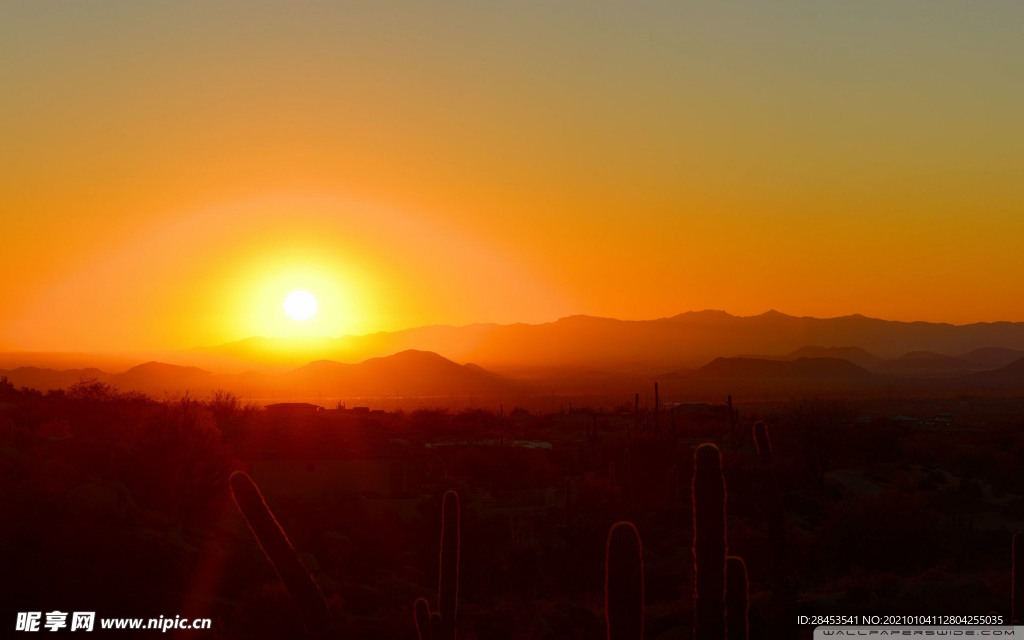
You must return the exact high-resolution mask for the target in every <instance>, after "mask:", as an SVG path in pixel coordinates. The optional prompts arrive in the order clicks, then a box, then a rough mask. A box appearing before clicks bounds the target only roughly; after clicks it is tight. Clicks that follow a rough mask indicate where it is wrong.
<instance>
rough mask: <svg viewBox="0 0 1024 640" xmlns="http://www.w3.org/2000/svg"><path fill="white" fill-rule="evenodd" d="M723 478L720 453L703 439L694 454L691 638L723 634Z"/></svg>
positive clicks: (717, 637)
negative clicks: (692, 612)
mask: <svg viewBox="0 0 1024 640" xmlns="http://www.w3.org/2000/svg"><path fill="white" fill-rule="evenodd" d="M725 552H726V540H725V478H724V476H723V475H722V456H721V453H720V452H719V450H718V447H716V446H715V445H713V444H710V443H704V444H702V445H700V446H699V447H697V451H696V453H695V454H694V470H693V573H694V581H693V582H694V589H693V597H694V622H693V627H694V633H693V637H694V640H709V639H711V638H714V639H715V640H718V639H720V638H725Z"/></svg>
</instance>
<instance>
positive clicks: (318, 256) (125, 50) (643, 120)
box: [0, 0, 1024, 350]
mask: <svg viewBox="0 0 1024 640" xmlns="http://www.w3.org/2000/svg"><path fill="white" fill-rule="evenodd" d="M1022 32H1024V3H1021V2H1019V1H1011V0H1004V1H999V0H989V1H986V2H966V1H959V2H946V1H942V0H927V1H907V2H893V1H892V0H877V1H873V0H856V1H854V0H844V1H842V2H829V1H823V0H807V1H802V2H793V1H789V0H779V1H778V2H762V1H760V0H758V1H756V2H720V1H718V2H711V1H691V2H687V1H683V0H671V1H665V2H647V1H639V2H615V3H612V2H602V1H594V0H590V1H588V2H570V1H564V2H562V1H558V2H552V1H544V2H528V1H516V2H481V1H480V0H477V1H474V2H422V1H419V0H417V1H415V2H413V1H410V2H384V1H382V2H342V1H340V0H339V1H336V2H327V1H322V2H317V1H312V0H310V1H303V2H284V1H280V2H266V1H253V0H248V1H246V2H224V1H213V0H209V1H203V2H198V1H195V2H189V1H182V0H173V1H158V0H150V1H147V2H137V1H136V0H130V1H129V0H126V1H119V0H105V1H104V2H99V3H95V2H93V3H85V2H81V3H50V2H34V1H28V0H26V1H21V2H10V1H5V2H0V86H2V87H3V99H2V100H0V141H2V142H0V212H2V213H0V216H2V218H0V246H2V254H0V255H2V256H3V260H2V263H0V264H2V265H3V270H4V274H3V278H2V279H0V310H2V313H0V349H4V350H130V349H148V348H177V347H190V346H196V345H203V344H216V343H220V342H226V341H230V340H235V339H239V338H242V337H245V336H249V335H340V334H345V333H367V332H373V331H379V330H392V329H400V328H405V327H410V326H417V325H423V324H433V323H453V324H465V323H471V322H477V321H480V322H516V321H525V322H540V321H548V320H553V319H555V318H557V317H560V316H563V315H568V314H573V313H587V314H596V315H607V316H614V317H620V318H628V319H641V318H652V317H660V316H666V315H673V314H675V313H679V312H682V311H686V310H691V309H704V308H717V309H724V310H726V311H729V312H732V313H735V314H738V315H752V314H757V313H761V312H763V311H765V310H767V309H769V308H776V309H778V310H781V311H784V312H787V313H791V314H795V315H816V316H835V315H843V314H847V313H863V314H865V315H871V316H876V317H884V318H890V319H900V320H917V319H921V320H933V321H948V322H955V323H965V322H974V321H992V320H1018V321H1019V320H1024V295H1021V294H1022V293H1024V291H1022V286H1021V283H1022V282H1024V277H1022V276H1024V251H1022V250H1021V249H1022V242H1021V239H1022V238H1024V179H1022V176H1024V171H1022V170H1024V122H1022V114H1024V82H1022V79H1024V38H1021V37H1020V34H1021V33H1022ZM297 288H304V289H309V290H311V291H313V292H314V293H315V294H316V295H317V297H318V298H319V300H320V304H321V310H320V312H319V313H318V314H317V316H315V317H314V319H313V320H310V321H307V322H306V323H297V322H295V321H291V320H288V319H287V318H286V317H285V316H284V315H283V311H282V309H281V300H282V299H283V297H284V295H285V294H287V292H288V291H290V290H292V289H297Z"/></svg>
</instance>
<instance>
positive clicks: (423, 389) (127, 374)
mask: <svg viewBox="0 0 1024 640" xmlns="http://www.w3.org/2000/svg"><path fill="white" fill-rule="evenodd" d="M0 376H6V377H7V378H8V380H9V381H10V382H11V383H12V384H14V385H15V386H16V387H22V386H27V387H32V388H35V389H39V390H41V391H46V390H49V389H62V388H67V387H70V386H72V385H73V384H75V383H77V382H79V381H80V380H82V379H86V378H95V379H97V380H99V381H101V382H105V383H107V384H112V385H115V386H116V387H117V388H118V389H120V390H122V391H141V392H143V393H148V394H151V395H154V396H155V397H161V395H162V394H165V393H172V394H173V393H184V392H189V393H195V394H203V393H208V392H211V391H214V390H217V389H229V390H233V391H236V392H238V391H242V390H244V391H245V392H247V393H256V394H258V393H282V392H284V393H287V392H294V393H301V394H317V393H321V394H324V395H329V396H349V397H363V396H390V395H395V394H404V395H407V396H462V395H468V394H480V395H491V394H499V393H513V392H515V391H516V390H517V388H518V387H517V385H516V384H515V383H514V382H513V381H511V380H508V379H507V378H505V377H503V376H499V375H496V374H494V373H491V372H489V371H486V370H485V369H483V368H481V367H478V366H476V365H472V364H467V365H460V364H458V363H455V362H452V361H451V360H448V359H446V358H443V357H441V356H439V355H437V354H436V353H430V352H425V351H415V350H407V351H403V352H401V353H396V354H393V355H391V356H387V357H382V358H372V359H370V360H366V361H364V362H360V363H357V364H344V363H339V362H333V361H330V360H319V361H316V362H310V363H308V364H306V365H303V366H302V367H299V368H297V369H294V370H291V371H287V372H284V373H280V374H262V373H256V372H247V373H242V374H222V375H217V374H214V373H211V372H209V371H205V370H203V369H199V368H197V367H189V366H180V365H174V364H167V363H164V362H147V363H145V364H141V365H138V366H136V367H132V368H131V369H128V370H127V371H124V372H122V373H108V372H105V371H101V370H99V369H73V370H55V369H41V368H37V367H19V368H17V369H10V370H0Z"/></svg>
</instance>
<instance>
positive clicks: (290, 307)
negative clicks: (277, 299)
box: [284, 290, 317, 320]
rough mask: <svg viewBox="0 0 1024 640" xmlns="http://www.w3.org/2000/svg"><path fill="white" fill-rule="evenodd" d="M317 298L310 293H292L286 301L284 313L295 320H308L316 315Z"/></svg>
mask: <svg viewBox="0 0 1024 640" xmlns="http://www.w3.org/2000/svg"><path fill="white" fill-rule="evenodd" d="M316 307H317V304H316V296H314V295H313V294H312V293H310V292H308V291H303V290H299V291H292V292H291V293H289V294H288V296H287V297H286V298H285V299H284V312H285V313H287V314H288V317H289V318H292V319H293V320H308V319H309V318H311V317H313V314H314V313H316Z"/></svg>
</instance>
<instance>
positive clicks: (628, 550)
mask: <svg viewBox="0 0 1024 640" xmlns="http://www.w3.org/2000/svg"><path fill="white" fill-rule="evenodd" d="M604 602H605V605H604V612H605V621H606V622H607V625H608V640H641V639H642V638H643V636H644V561H643V545H642V544H641V542H640V532H639V531H637V529H636V526H634V525H633V523H632V522H617V523H615V524H614V525H612V527H611V529H609V531H608V546H607V548H606V552H605V583H604Z"/></svg>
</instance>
